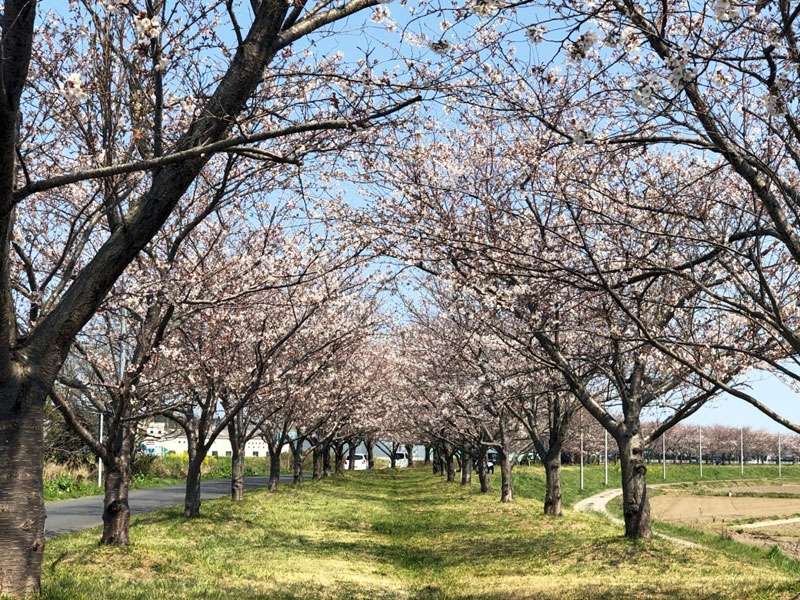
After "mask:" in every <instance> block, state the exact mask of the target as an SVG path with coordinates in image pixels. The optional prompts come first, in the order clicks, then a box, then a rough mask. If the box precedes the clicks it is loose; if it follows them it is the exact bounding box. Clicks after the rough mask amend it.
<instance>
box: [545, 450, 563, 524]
mask: <svg viewBox="0 0 800 600" xmlns="http://www.w3.org/2000/svg"><path fill="white" fill-rule="evenodd" d="M544 474H545V481H546V485H547V488H546V489H545V493H544V514H546V515H552V516H555V517H560V516H561V513H562V505H561V452H558V453H557V454H556V455H555V456H549V457H548V458H547V460H545V461H544Z"/></svg>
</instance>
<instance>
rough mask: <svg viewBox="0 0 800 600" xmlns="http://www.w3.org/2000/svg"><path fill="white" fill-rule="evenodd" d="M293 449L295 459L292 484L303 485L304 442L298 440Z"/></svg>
mask: <svg viewBox="0 0 800 600" xmlns="http://www.w3.org/2000/svg"><path fill="white" fill-rule="evenodd" d="M289 447H290V448H291V449H292V458H293V459H294V477H293V478H292V483H293V484H294V485H303V442H302V441H301V440H297V442H296V443H295V444H294V445H293V446H289Z"/></svg>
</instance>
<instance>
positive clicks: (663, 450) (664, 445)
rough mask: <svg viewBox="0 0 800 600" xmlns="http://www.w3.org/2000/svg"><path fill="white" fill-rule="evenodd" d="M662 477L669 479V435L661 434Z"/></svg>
mask: <svg viewBox="0 0 800 600" xmlns="http://www.w3.org/2000/svg"><path fill="white" fill-rule="evenodd" d="M661 479H663V480H664V481H666V480H667V436H666V434H663V433H662V434H661Z"/></svg>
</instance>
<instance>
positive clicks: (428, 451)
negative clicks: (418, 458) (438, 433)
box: [422, 445, 435, 475]
mask: <svg viewBox="0 0 800 600" xmlns="http://www.w3.org/2000/svg"><path fill="white" fill-rule="evenodd" d="M422 464H424V465H425V466H426V467H427V466H429V465H430V464H431V447H430V446H428V445H426V446H425V462H423V463H422ZM434 475H435V473H434Z"/></svg>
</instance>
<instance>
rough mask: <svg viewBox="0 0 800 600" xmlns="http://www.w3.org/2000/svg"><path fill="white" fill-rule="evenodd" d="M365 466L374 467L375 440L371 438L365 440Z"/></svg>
mask: <svg viewBox="0 0 800 600" xmlns="http://www.w3.org/2000/svg"><path fill="white" fill-rule="evenodd" d="M366 445H367V468H368V469H370V470H371V469H374V468H375V442H373V441H372V440H367V442H366Z"/></svg>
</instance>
